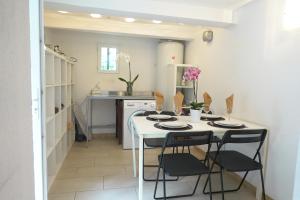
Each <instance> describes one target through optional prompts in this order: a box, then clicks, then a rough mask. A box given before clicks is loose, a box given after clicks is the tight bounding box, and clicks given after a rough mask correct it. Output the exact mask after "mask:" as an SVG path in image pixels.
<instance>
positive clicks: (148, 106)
mask: <svg viewBox="0 0 300 200" xmlns="http://www.w3.org/2000/svg"><path fill="white" fill-rule="evenodd" d="M123 104H124V105H123V108H124V112H123V149H132V143H131V133H130V131H129V129H128V126H127V121H128V118H129V117H130V116H131V114H132V113H134V112H135V111H138V110H145V111H154V110H155V100H124V101H123ZM135 142H136V144H135V146H136V147H138V138H137V139H136V140H135Z"/></svg>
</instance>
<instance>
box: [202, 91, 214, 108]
mask: <svg viewBox="0 0 300 200" xmlns="http://www.w3.org/2000/svg"><path fill="white" fill-rule="evenodd" d="M203 99H204V109H205V111H207V112H208V111H210V104H211V102H212V100H211V97H210V96H209V94H208V93H207V92H204V94H203Z"/></svg>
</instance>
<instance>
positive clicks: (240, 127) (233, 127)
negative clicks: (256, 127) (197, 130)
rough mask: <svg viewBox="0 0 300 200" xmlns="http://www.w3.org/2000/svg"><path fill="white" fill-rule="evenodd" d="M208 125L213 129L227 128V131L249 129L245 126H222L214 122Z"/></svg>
mask: <svg viewBox="0 0 300 200" xmlns="http://www.w3.org/2000/svg"><path fill="white" fill-rule="evenodd" d="M207 124H208V125H210V126H213V127H218V128H227V129H242V128H247V126H245V125H244V124H243V125H241V126H222V125H219V124H215V123H214V122H207Z"/></svg>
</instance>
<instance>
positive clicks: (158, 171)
mask: <svg viewBox="0 0 300 200" xmlns="http://www.w3.org/2000/svg"><path fill="white" fill-rule="evenodd" d="M159 173H160V166H158V170H157V176H156V181H155V187H154V195H153V198H154V199H157V198H156V191H157V185H158V181H159Z"/></svg>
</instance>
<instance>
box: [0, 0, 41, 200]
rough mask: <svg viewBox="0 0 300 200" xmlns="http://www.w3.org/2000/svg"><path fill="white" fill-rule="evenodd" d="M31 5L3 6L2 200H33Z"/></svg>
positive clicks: (11, 3) (8, 3)
mask: <svg viewBox="0 0 300 200" xmlns="http://www.w3.org/2000/svg"><path fill="white" fill-rule="evenodd" d="M28 9H29V3H28V1H18V0H10V1H1V2H0V25H1V31H0V44H1V45H0V59H1V62H0V92H1V95H0V113H1V115H0V125H1V131H0V138H1V145H0V199H3V200H29V199H31V200H34V198H35V197H34V174H33V144H32V121H31V117H32V114H31V86H30V81H31V80H30V51H29V50H30V47H29V11H28Z"/></svg>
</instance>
